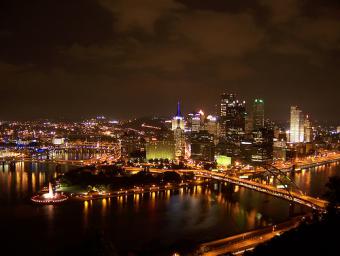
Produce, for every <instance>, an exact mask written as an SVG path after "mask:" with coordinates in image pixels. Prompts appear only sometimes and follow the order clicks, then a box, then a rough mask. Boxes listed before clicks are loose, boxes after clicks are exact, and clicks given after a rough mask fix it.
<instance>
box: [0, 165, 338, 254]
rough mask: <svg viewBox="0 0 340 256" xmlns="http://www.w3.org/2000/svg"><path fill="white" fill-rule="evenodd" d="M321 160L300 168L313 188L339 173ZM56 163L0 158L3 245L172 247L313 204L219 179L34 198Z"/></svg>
mask: <svg viewBox="0 0 340 256" xmlns="http://www.w3.org/2000/svg"><path fill="white" fill-rule="evenodd" d="M14 167H15V168H14ZM319 168H320V167H319ZM319 168H316V169H313V170H310V171H305V172H301V173H297V174H295V176H294V178H295V180H296V182H297V183H298V184H299V185H300V186H301V187H302V188H303V189H304V190H305V191H307V192H311V193H312V194H313V193H315V194H313V195H317V194H318V193H322V192H323V186H324V184H325V183H326V182H327V179H328V176H329V175H333V174H336V173H337V174H340V168H339V165H338V166H335V165H332V166H331V165H329V166H326V167H324V168H323V169H319ZM55 169H56V168H55V166H54V165H46V164H30V163H25V164H24V163H17V164H16V165H15V166H8V165H5V166H0V220H1V221H0V234H1V235H0V243H1V247H0V252H6V251H9V252H10V253H11V255H22V254H25V255H31V254H32V255H66V254H67V252H74V253H73V255H81V254H80V250H81V248H83V249H84V248H92V247H98V246H99V247H100V246H103V245H104V247H105V246H107V245H109V247H110V248H113V249H111V250H114V251H116V252H117V253H118V255H128V253H130V255H170V254H171V253H173V252H175V251H185V250H186V249H188V248H191V247H193V246H195V245H197V244H198V243H201V242H205V241H210V240H214V239H218V238H222V237H226V236H229V235H233V234H238V233H241V232H245V231H249V230H252V229H255V228H258V227H263V226H266V225H271V224H273V223H278V222H281V221H284V220H287V219H288V218H289V217H290V216H292V215H294V214H299V213H301V212H302V211H303V210H306V209H302V207H300V206H297V205H295V206H293V207H292V206H290V205H289V203H288V202H286V201H284V200H281V199H278V198H274V197H271V196H268V195H265V194H261V193H258V192H254V191H250V190H247V189H243V188H239V187H237V186H234V187H230V186H229V185H224V184H217V183H216V184H211V185H209V187H206V186H196V187H192V188H187V189H181V190H177V191H165V192H158V193H156V192H155V193H152V194H145V195H143V196H141V195H135V196H133V195H131V196H127V197H120V198H111V199H103V200H92V201H88V202H80V201H79V202H66V203H65V204H62V205H57V206H51V205H50V206H37V205H33V204H31V203H30V201H29V198H30V196H31V195H32V194H34V193H35V192H36V191H38V190H39V189H40V188H41V187H42V186H43V185H46V183H47V182H48V180H49V179H50V178H51V177H54V176H55V175H56V171H55ZM66 169H67V167H63V168H62V169H59V171H66ZM95 237H96V238H98V237H100V239H99V240H100V242H99V243H96V242H93V241H95V240H96V239H95ZM91 243H93V244H91ZM75 248H76V249H75ZM1 255H6V254H2V253H1Z"/></svg>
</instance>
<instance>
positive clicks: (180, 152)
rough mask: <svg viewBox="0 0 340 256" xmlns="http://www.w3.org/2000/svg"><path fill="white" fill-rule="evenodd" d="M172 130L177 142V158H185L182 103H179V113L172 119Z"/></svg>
mask: <svg viewBox="0 0 340 256" xmlns="http://www.w3.org/2000/svg"><path fill="white" fill-rule="evenodd" d="M172 130H173V132H174V141H175V156H176V158H178V159H180V158H184V157H185V134H184V119H183V116H182V114H181V107H180V103H179V102H178V103H177V113H176V116H174V117H173V119H172Z"/></svg>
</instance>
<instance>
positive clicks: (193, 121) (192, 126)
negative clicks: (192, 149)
mask: <svg viewBox="0 0 340 256" xmlns="http://www.w3.org/2000/svg"><path fill="white" fill-rule="evenodd" d="M203 121H204V112H203V111H202V110H200V111H199V112H193V113H190V114H188V122H187V128H188V129H189V130H190V131H191V132H199V131H200V130H201V129H202V126H203Z"/></svg>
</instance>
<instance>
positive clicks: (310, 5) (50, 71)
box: [0, 0, 340, 123]
mask: <svg viewBox="0 0 340 256" xmlns="http://www.w3.org/2000/svg"><path fill="white" fill-rule="evenodd" d="M339 81H340V1H338V0H334V1H332V0H276V1H275V0H243V1H241V0H29V1H28V0H21V1H18V0H1V1H0V95H1V100H0V119H28V118H41V117H66V118H80V117H88V116H91V115H97V114H104V115H107V116H109V117H112V118H130V117H141V116H152V115H166V116H168V115H172V114H174V112H175V110H176V102H177V100H178V99H180V100H181V101H182V104H183V111H184V112H185V113H187V112H189V111H192V110H194V109H199V108H203V109H204V110H206V111H207V112H212V111H214V105H215V104H216V103H218V101H219V98H220V94H221V93H222V92H223V91H224V90H227V91H230V92H236V93H237V94H238V95H239V96H240V98H242V99H245V100H247V101H249V100H251V99H252V98H254V97H262V98H263V99H264V100H265V103H266V115H267V117H270V118H272V119H274V120H286V119H288V116H289V106H290V105H291V104H296V105H299V106H300V107H301V108H302V109H303V110H304V111H305V112H306V113H309V114H310V115H311V118H312V119H317V120H332V121H335V122H339V123H340V118H339V117H340V103H339V101H340V96H339V95H340V86H339Z"/></svg>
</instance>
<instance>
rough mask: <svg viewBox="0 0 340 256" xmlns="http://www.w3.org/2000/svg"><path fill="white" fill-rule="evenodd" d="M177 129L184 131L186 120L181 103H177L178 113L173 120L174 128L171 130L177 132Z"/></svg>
mask: <svg viewBox="0 0 340 256" xmlns="http://www.w3.org/2000/svg"><path fill="white" fill-rule="evenodd" d="M177 127H179V128H181V129H182V130H184V118H183V116H182V114H181V106H180V103H179V102H178V103H177V113H176V115H175V116H174V117H173V118H172V128H171V130H173V131H174V130H175V129H176V128H177Z"/></svg>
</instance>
